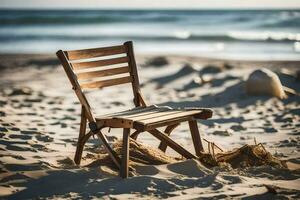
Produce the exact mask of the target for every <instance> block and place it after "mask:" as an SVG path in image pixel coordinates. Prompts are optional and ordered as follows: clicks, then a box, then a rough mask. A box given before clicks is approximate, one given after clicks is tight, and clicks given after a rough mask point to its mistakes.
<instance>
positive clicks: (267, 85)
mask: <svg viewBox="0 0 300 200" xmlns="http://www.w3.org/2000/svg"><path fill="white" fill-rule="evenodd" d="M246 92H247V93H248V94H249V95H268V96H275V97H278V98H280V99H284V98H286V97H287V96H286V94H285V92H284V90H283V87H282V84H281V82H280V80H279V78H278V76H277V75H276V74H275V73H274V72H272V71H270V70H268V69H265V68H263V69H258V70H255V71H254V72H252V73H251V74H250V76H249V77H248V80H247V81H246Z"/></svg>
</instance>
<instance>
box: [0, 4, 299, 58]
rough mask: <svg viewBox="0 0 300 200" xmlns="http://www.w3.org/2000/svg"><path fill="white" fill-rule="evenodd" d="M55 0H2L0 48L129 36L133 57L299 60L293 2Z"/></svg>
mask: <svg viewBox="0 0 300 200" xmlns="http://www.w3.org/2000/svg"><path fill="white" fill-rule="evenodd" d="M14 1H15V2H14ZM55 2H56V3H57V2H58V1H54V3H53V4H52V3H51V2H46V3H43V4H42V5H41V2H37V1H33V0H31V1H28V2H27V3H26V4H25V2H22V3H20V2H19V3H18V1H16V0H13V1H2V3H1V10H0V42H1V45H0V53H53V52H55V51H56V50H58V49H77V48H86V47H98V46H105V45H114V44H119V43H122V42H124V41H126V40H133V41H134V43H135V46H136V49H137V51H138V53H140V54H143V53H145V54H161V53H163V54H184V55H193V56H201V57H214V58H228V59H251V60H253V59H255V60H270V59H271V60H274V59H275V60H298V59H299V58H300V10H297V7H295V4H296V5H297V3H294V4H291V5H290V4H289V2H292V3H293V2H295V1H286V3H285V2H281V4H282V5H281V7H279V8H278V6H280V5H277V4H278V3H279V4H280V1H274V5H276V6H277V7H274V5H273V7H272V4H270V3H269V2H270V1H267V0H265V1H260V2H258V3H257V4H255V2H256V1H249V2H250V4H249V5H243V4H239V6H236V5H235V4H234V1H232V0H229V1H223V2H227V4H225V6H224V5H219V4H216V3H214V4H213V3H209V2H208V1H206V4H205V3H204V4H201V3H200V2H199V1H198V3H197V4H195V6H194V4H193V1H190V3H189V1H187V2H186V4H184V6H181V4H180V3H179V4H178V3H177V4H175V5H176V6H174V5H172V4H169V5H170V6H169V7H168V6H167V5H165V4H166V2H165V3H163V2H162V4H161V5H160V4H155V5H154V6H153V5H152V4H151V3H150V2H149V4H147V3H145V4H141V2H145V1H141V2H140V3H136V1H133V2H132V4H125V3H123V4H120V3H118V1H111V3H110V4H109V3H107V2H106V3H105V2H104V4H101V2H103V1H99V2H98V3H95V1H91V3H90V4H89V3H81V4H78V2H77V4H76V1H73V3H72V4H70V5H71V6H68V10H65V7H64V5H60V4H56V3H55ZM67 2H68V1H67ZM93 2H94V3H93ZM125 2H126V1H125ZM154 2H156V3H157V1H154ZM210 2H214V1H210ZM219 2H220V1H219ZM221 2H222V1H221ZM251 2H252V4H253V5H252V4H251ZM276 2H277V4H275V3H276ZM129 3H130V2H129ZM66 4H67V3H66ZM298 4H299V5H300V2H299V3H298ZM76 5H77V6H76ZM101 5H106V6H105V7H103V6H101ZM122 5H123V6H122ZM124 5H126V6H124ZM151 5H152V6H151ZM298 7H299V6H298ZM266 8H267V10H266Z"/></svg>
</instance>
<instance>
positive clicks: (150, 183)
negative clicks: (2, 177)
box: [8, 160, 223, 199]
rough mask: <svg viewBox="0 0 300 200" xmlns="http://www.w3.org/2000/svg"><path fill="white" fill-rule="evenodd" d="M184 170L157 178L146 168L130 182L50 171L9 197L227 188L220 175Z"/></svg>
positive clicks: (92, 172)
mask: <svg viewBox="0 0 300 200" xmlns="http://www.w3.org/2000/svg"><path fill="white" fill-rule="evenodd" d="M187 162H188V163H183V164H186V165H189V166H191V165H192V167H195V168H196V161H193V160H189V161H187ZM193 165H195V166H193ZM182 167H183V166H182V164H180V163H174V164H171V165H168V166H167V169H168V170H169V171H170V173H176V175H177V176H174V175H170V176H169V177H164V178H159V177H155V176H154V175H156V174H158V173H159V170H158V169H157V168H156V167H155V166H145V168H146V169H145V168H141V169H140V170H143V173H144V174H147V175H142V176H134V177H131V178H128V179H122V178H120V177H118V176H107V175H104V173H101V172H100V173H99V168H97V169H96V168H90V169H73V170H55V171H48V175H46V176H43V177H40V178H38V179H29V180H28V181H27V182H24V183H22V184H21V185H20V186H21V187H25V188H26V189H24V190H22V191H20V192H18V193H16V194H13V195H11V196H9V197H8V199H32V198H36V197H40V198H47V197H55V196H56V197H71V195H73V194H76V198H91V197H93V196H96V197H101V196H104V195H118V194H124V193H127V194H130V193H141V194H142V195H143V194H144V195H149V193H152V194H153V195H155V196H157V197H160V198H166V197H172V196H173V195H172V194H171V193H170V192H172V191H176V190H178V189H180V188H183V189H188V188H194V187H200V188H207V187H211V188H212V189H213V190H218V189H220V188H222V187H223V185H222V183H220V182H219V181H218V180H217V179H216V176H217V174H216V173H206V172H202V171H201V170H199V169H198V170H197V171H196V172H192V171H195V170H191V171H188V170H182V169H181V168H182ZM100 171H101V170H100ZM137 171H138V170H137ZM178 176H179V177H182V176H184V178H178ZM153 188H154V190H152V189H153Z"/></svg>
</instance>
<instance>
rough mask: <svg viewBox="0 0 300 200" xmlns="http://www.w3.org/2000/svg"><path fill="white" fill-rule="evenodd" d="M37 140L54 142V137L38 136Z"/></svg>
mask: <svg viewBox="0 0 300 200" xmlns="http://www.w3.org/2000/svg"><path fill="white" fill-rule="evenodd" d="M35 138H36V139H37V140H38V141H41V142H53V140H54V139H53V138H52V137H49V136H48V135H37V136H36V137H35Z"/></svg>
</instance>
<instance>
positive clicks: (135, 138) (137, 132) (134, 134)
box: [130, 131, 141, 140]
mask: <svg viewBox="0 0 300 200" xmlns="http://www.w3.org/2000/svg"><path fill="white" fill-rule="evenodd" d="M140 133H141V132H140V131H134V132H133V133H132V134H131V135H130V137H131V138H132V139H134V140H137V137H138V136H139V134H140Z"/></svg>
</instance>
